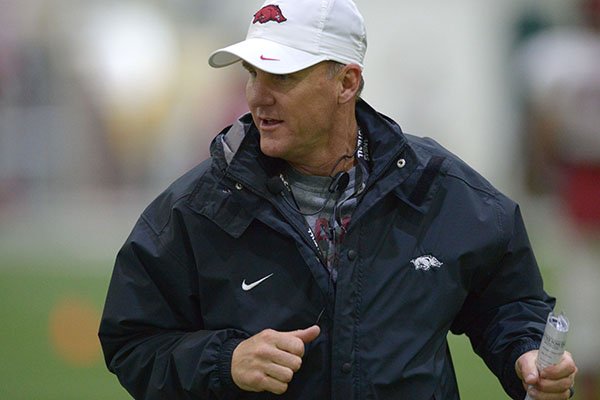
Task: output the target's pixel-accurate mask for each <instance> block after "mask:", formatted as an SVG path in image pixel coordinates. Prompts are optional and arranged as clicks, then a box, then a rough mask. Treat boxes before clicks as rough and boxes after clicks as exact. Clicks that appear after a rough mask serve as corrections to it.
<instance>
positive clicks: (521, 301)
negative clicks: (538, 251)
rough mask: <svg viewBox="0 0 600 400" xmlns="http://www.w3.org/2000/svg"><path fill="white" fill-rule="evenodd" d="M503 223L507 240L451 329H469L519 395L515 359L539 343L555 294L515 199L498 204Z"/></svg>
mask: <svg viewBox="0 0 600 400" xmlns="http://www.w3.org/2000/svg"><path fill="white" fill-rule="evenodd" d="M499 229H501V230H503V231H504V234H503V235H502V237H504V238H505V240H504V244H503V245H502V244H501V246H499V247H500V252H499V253H498V255H496V256H495V257H494V258H495V260H494V261H493V262H491V263H490V265H488V266H486V267H485V268H483V269H482V271H481V275H480V276H477V277H476V279H475V280H474V282H477V283H479V285H477V284H476V285H475V286H474V287H475V288H477V287H479V289H476V290H475V291H473V292H471V294H470V295H469V296H468V298H467V300H466V301H465V304H464V306H463V309H462V310H461V313H460V314H459V316H458V317H457V318H456V320H455V322H454V324H453V327H452V331H453V332H454V333H457V334H460V333H466V334H467V336H468V337H469V339H470V341H471V345H472V346H473V349H474V350H475V352H476V353H477V354H478V355H479V356H481V357H482V359H483V360H484V361H485V363H486V365H487V366H488V367H489V368H490V370H491V371H492V372H493V373H494V374H495V375H496V376H497V377H498V379H499V380H500V383H501V384H502V386H503V388H504V390H505V391H506V392H507V393H508V394H509V395H510V396H511V397H512V398H513V399H519V400H520V399H523V398H524V397H525V390H524V389H523V386H522V383H521V381H520V379H519V378H518V377H517V375H516V371H515V361H516V360H517V358H518V357H519V356H520V355H522V354H523V353H525V352H527V351H529V350H533V349H537V348H538V347H539V344H540V342H541V337H542V335H543V333H544V326H545V323H546V318H547V316H548V313H549V312H550V311H551V310H552V308H553V307H554V303H555V299H554V298H552V297H550V296H548V295H547V294H546V293H545V292H544V290H543V284H542V277H541V275H540V272H539V269H538V267H537V263H536V261H535V257H534V254H533V251H532V249H531V245H530V243H529V238H528V237H527V233H526V230H525V226H524V224H523V220H522V217H521V213H520V211H519V207H518V206H517V205H515V204H514V203H512V202H511V201H508V200H505V202H504V204H502V203H500V204H499ZM507 289H508V290H507Z"/></svg>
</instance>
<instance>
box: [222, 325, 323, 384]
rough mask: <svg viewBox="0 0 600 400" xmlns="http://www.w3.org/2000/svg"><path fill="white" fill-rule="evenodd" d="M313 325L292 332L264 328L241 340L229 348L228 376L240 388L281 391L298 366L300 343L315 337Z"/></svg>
mask: <svg viewBox="0 0 600 400" xmlns="http://www.w3.org/2000/svg"><path fill="white" fill-rule="evenodd" d="M319 333H321V329H320V328H319V327H318V326H317V325H313V326H311V327H310V328H307V329H300V330H297V331H292V332H278V331H274V330H272V329H265V330H264V331H262V332H260V333H257V334H256V335H254V336H252V337H250V338H248V339H246V340H244V341H243V342H241V343H240V344H239V345H238V346H237V347H236V348H235V350H234V351H233V355H232V359H231V376H232V378H233V382H235V384H236V385H237V386H238V387H239V388H240V389H242V390H246V391H250V392H264V391H267V392H271V393H275V394H282V393H285V391H286V390H287V388H288V383H289V382H290V381H291V380H292V377H293V376H294V373H295V372H298V370H299V369H300V366H301V365H302V356H303V355H304V345H305V344H307V343H310V342H312V341H313V340H315V339H316V338H317V336H319Z"/></svg>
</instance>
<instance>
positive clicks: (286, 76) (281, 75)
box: [273, 74, 292, 81]
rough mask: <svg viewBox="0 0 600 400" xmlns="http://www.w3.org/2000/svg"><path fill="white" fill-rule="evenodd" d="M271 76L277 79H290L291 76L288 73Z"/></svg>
mask: <svg viewBox="0 0 600 400" xmlns="http://www.w3.org/2000/svg"><path fill="white" fill-rule="evenodd" d="M273 76H274V77H275V79H277V80H278V81H288V80H290V79H291V78H292V76H291V75H289V74H277V75H273Z"/></svg>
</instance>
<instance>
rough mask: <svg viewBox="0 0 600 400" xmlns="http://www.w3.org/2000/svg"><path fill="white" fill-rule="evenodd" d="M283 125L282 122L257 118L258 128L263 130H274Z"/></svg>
mask: <svg viewBox="0 0 600 400" xmlns="http://www.w3.org/2000/svg"><path fill="white" fill-rule="evenodd" d="M282 123H283V120H280V119H272V118H259V128H261V129H264V130H270V129H275V128H277V127H278V126H279V125H281V124H282Z"/></svg>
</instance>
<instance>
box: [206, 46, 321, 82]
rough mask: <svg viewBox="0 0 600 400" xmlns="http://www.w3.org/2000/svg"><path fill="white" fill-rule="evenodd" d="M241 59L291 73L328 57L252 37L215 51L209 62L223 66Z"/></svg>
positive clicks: (275, 71) (274, 71)
mask: <svg viewBox="0 0 600 400" xmlns="http://www.w3.org/2000/svg"><path fill="white" fill-rule="evenodd" d="M240 60H244V61H246V62H247V63H249V64H251V65H253V66H255V67H256V68H258V69H260V70H263V71H266V72H269V73H271V74H291V73H293V72H297V71H300V70H302V69H305V68H308V67H310V66H313V65H315V64H317V63H319V62H321V61H325V60H327V58H325V57H323V56H318V55H314V54H311V53H307V52H305V51H302V50H297V49H293V48H291V47H288V46H285V45H282V44H279V43H276V42H272V41H270V40H266V39H259V38H251V39H246V40H244V41H243V42H239V43H236V44H232V45H231V46H228V47H224V48H222V49H219V50H217V51H215V52H213V53H212V54H211V55H210V56H209V58H208V63H209V64H210V66H211V67H215V68H221V67H226V66H228V65H231V64H233V63H236V62H238V61H240Z"/></svg>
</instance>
